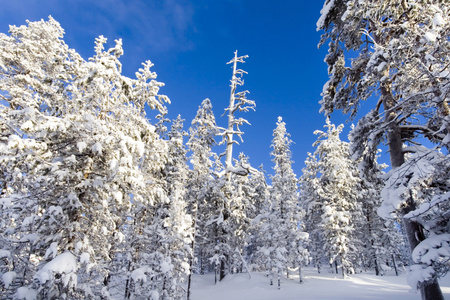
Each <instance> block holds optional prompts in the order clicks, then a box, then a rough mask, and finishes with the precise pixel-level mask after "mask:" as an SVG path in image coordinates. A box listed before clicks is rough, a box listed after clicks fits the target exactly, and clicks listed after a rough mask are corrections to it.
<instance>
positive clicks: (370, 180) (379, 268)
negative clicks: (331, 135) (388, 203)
mask: <svg viewBox="0 0 450 300" xmlns="http://www.w3.org/2000/svg"><path fill="white" fill-rule="evenodd" d="M359 128H360V129H361V128H362V127H359ZM360 137H361V135H360V133H359V131H358V130H353V131H351V132H350V135H349V140H350V155H352V154H353V153H354V154H356V155H353V156H352V159H353V161H354V162H355V164H357V166H358V171H359V174H358V175H359V178H360V181H359V184H358V187H357V190H358V196H357V199H358V202H359V203H360V205H361V209H362V216H363V218H362V219H361V220H359V224H357V226H358V228H359V230H358V238H359V240H360V241H361V243H362V245H361V246H362V247H360V252H361V254H360V255H361V259H362V267H363V268H364V269H368V268H373V269H374V270H375V274H376V275H383V274H384V271H385V270H386V269H388V268H394V269H395V271H396V273H397V274H398V265H401V266H403V265H405V264H407V263H408V261H405V260H404V257H403V255H402V254H403V253H404V252H405V251H404V250H405V248H404V247H405V245H404V243H403V238H402V232H401V230H400V228H399V227H398V223H397V220H392V219H391V220H386V219H382V218H381V217H380V216H379V215H378V214H377V210H378V208H379V207H380V206H381V203H382V198H381V190H382V189H383V187H384V181H383V178H382V177H383V176H384V175H385V174H384V172H383V171H382V170H383V169H384V168H385V167H386V166H385V165H379V164H378V162H377V159H378V153H377V152H373V151H369V149H366V150H367V151H366V153H365V155H364V156H362V157H359V154H360V151H359V149H358V148H357V147H360V146H361V144H359V143H357V142H356V143H354V142H353V140H354V139H356V140H358V139H359V138H360ZM363 145H365V146H366V147H367V143H365V144H363Z"/></svg>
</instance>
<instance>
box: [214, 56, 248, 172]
mask: <svg viewBox="0 0 450 300" xmlns="http://www.w3.org/2000/svg"><path fill="white" fill-rule="evenodd" d="M247 57H248V55H244V56H237V51H235V52H234V57H233V59H232V60H230V61H229V62H228V63H227V64H232V65H233V67H232V68H233V74H232V77H231V80H230V81H231V93H230V103H229V105H228V107H227V108H226V109H225V113H226V112H227V111H228V126H227V128H226V129H225V130H223V132H222V133H221V135H222V136H223V140H222V142H221V143H225V144H226V151H225V172H234V173H238V174H241V175H246V174H248V173H249V170H248V169H245V168H243V167H242V166H238V167H233V165H232V163H233V145H234V144H237V143H238V142H237V141H235V140H234V139H233V136H234V135H235V134H236V135H237V136H238V137H239V138H240V139H241V141H242V135H243V134H244V133H243V132H242V131H241V130H240V128H239V126H241V125H243V124H250V123H249V122H248V121H247V120H246V119H244V118H236V116H235V113H236V112H241V111H244V112H247V111H248V110H249V109H252V110H255V101H253V100H249V99H247V94H248V93H249V92H248V91H246V90H245V91H241V92H236V89H237V87H238V86H242V85H244V80H243V79H242V76H243V75H244V74H247V72H245V71H244V70H242V69H238V68H237V64H238V63H244V62H245V61H244V59H246V58H247Z"/></svg>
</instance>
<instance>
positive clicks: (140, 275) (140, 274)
mask: <svg viewBox="0 0 450 300" xmlns="http://www.w3.org/2000/svg"><path fill="white" fill-rule="evenodd" d="M150 270H151V269H150V267H149V266H143V267H140V268H138V269H136V270H134V271H133V272H131V278H133V280H134V281H135V282H138V281H142V282H146V281H147V275H146V274H145V273H147V272H149V271H150Z"/></svg>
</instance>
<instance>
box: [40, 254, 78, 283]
mask: <svg viewBox="0 0 450 300" xmlns="http://www.w3.org/2000/svg"><path fill="white" fill-rule="evenodd" d="M76 271H77V261H76V258H75V256H74V255H73V254H72V253H70V252H64V253H62V254H60V255H58V256H56V257H55V258H54V259H53V260H51V261H49V262H48V263H47V264H46V265H45V266H44V267H43V268H42V269H41V270H40V271H39V272H37V273H36V277H37V278H38V279H39V281H40V282H41V283H45V282H47V281H48V280H50V279H51V278H52V276H53V273H57V274H66V275H67V274H70V273H75V272H76ZM75 277H76V276H75ZM65 283H66V284H67V282H65Z"/></svg>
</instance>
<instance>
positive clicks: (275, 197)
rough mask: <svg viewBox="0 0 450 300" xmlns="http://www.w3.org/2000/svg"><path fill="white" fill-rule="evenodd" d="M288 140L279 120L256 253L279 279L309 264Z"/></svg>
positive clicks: (305, 234)
mask: <svg viewBox="0 0 450 300" xmlns="http://www.w3.org/2000/svg"><path fill="white" fill-rule="evenodd" d="M289 136H290V135H289V134H288V133H287V131H286V123H285V122H283V120H282V118H281V117H278V122H277V127H276V129H275V130H274V132H273V141H272V145H271V146H272V148H273V150H272V152H271V155H272V156H273V162H274V163H275V166H274V171H275V175H274V176H272V186H271V188H270V190H269V191H270V196H269V199H270V205H268V206H266V209H267V210H266V211H265V212H264V214H263V215H262V222H263V224H262V225H261V231H262V232H264V237H262V238H263V241H262V244H263V245H262V247H261V248H260V249H259V255H260V256H261V257H262V258H263V260H264V264H265V266H266V270H267V271H268V272H269V273H270V274H272V273H275V274H277V276H278V279H280V277H281V274H282V273H283V272H286V273H287V275H288V276H289V268H290V267H299V268H301V266H302V265H305V264H307V263H308V262H309V253H308V251H307V250H306V249H305V248H306V247H305V243H306V241H307V239H308V234H307V233H305V232H303V231H302V230H301V229H302V227H303V226H300V225H299V223H300V221H301V218H302V211H301V208H300V206H299V202H298V200H299V197H298V186H297V178H296V176H295V174H294V172H293V170H292V163H293V162H292V159H291V150H290V145H291V143H292V141H291V140H290V138H289ZM300 280H301V279H300Z"/></svg>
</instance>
